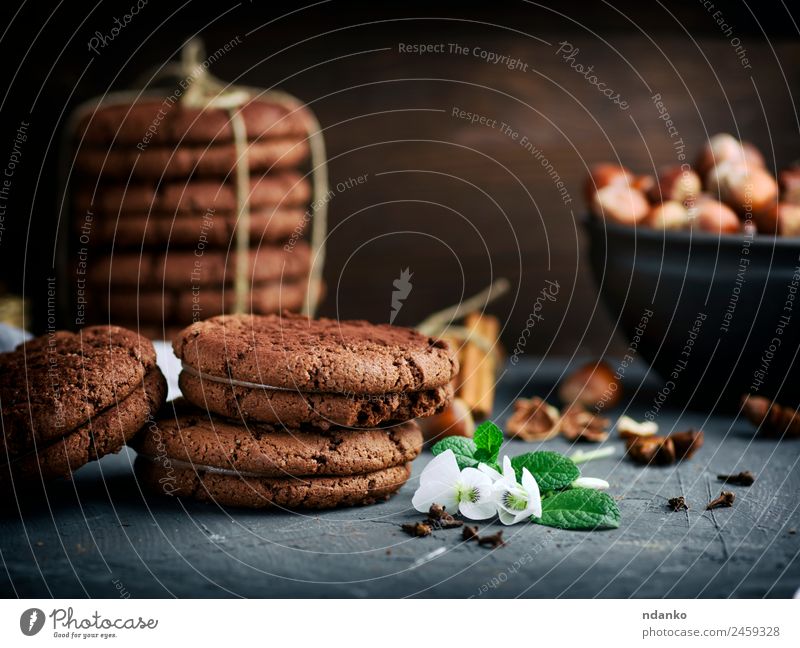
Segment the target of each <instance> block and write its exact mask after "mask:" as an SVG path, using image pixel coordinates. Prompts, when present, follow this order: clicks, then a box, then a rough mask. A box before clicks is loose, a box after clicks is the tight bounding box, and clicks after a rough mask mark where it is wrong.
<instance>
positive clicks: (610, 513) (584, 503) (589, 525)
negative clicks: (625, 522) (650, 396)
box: [531, 488, 620, 530]
mask: <svg viewBox="0 0 800 648" xmlns="http://www.w3.org/2000/svg"><path fill="white" fill-rule="evenodd" d="M531 519H532V521H533V522H535V523H536V524H543V525H544V526H551V527H557V528H559V529H585V530H588V529H616V528H617V527H618V526H619V519H620V514H619V507H618V506H617V503H616V502H615V501H614V500H613V499H611V497H609V496H608V495H607V494H606V493H602V492H600V491H596V490H591V489H589V488H571V489H570V490H565V491H561V492H559V493H554V494H553V495H550V496H548V497H545V498H544V499H543V500H542V517H540V518H531Z"/></svg>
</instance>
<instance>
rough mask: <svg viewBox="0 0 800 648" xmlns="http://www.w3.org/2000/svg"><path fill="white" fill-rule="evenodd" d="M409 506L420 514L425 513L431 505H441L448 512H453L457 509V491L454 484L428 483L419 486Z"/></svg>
mask: <svg viewBox="0 0 800 648" xmlns="http://www.w3.org/2000/svg"><path fill="white" fill-rule="evenodd" d="M411 504H412V506H413V507H414V508H415V509H417V510H418V511H420V512H421V513H427V512H428V510H429V509H430V508H431V504H441V505H442V506H444V507H446V508H447V510H448V511H455V510H457V508H458V491H457V490H456V487H455V485H454V484H446V483H444V482H440V481H428V482H426V483H424V484H420V486H419V488H418V489H417V492H416V493H414V497H412V498H411Z"/></svg>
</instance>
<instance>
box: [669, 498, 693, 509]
mask: <svg viewBox="0 0 800 648" xmlns="http://www.w3.org/2000/svg"><path fill="white" fill-rule="evenodd" d="M668 504H669V508H670V509H671V510H673V511H688V510H689V505H688V504H687V503H686V499H685V498H684V497H683V495H679V496H678V497H671V498H670V499H669V502H668Z"/></svg>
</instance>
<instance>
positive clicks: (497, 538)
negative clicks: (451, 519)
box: [461, 525, 506, 549]
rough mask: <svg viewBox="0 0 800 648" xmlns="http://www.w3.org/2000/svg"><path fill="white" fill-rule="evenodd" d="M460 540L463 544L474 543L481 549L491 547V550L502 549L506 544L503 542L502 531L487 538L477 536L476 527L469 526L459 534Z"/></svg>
mask: <svg viewBox="0 0 800 648" xmlns="http://www.w3.org/2000/svg"><path fill="white" fill-rule="evenodd" d="M461 539H462V540H464V542H470V541H475V542H477V543H478V544H479V545H481V546H482V547H491V548H492V549H496V548H497V547H504V546H505V544H506V543H505V541H504V540H503V532H502V531H498V532H497V533H494V534H492V535H488V536H479V535H478V527H476V526H469V525H466V526H465V527H464V530H463V531H462V532H461Z"/></svg>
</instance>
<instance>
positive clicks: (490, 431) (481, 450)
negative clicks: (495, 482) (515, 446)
mask: <svg viewBox="0 0 800 648" xmlns="http://www.w3.org/2000/svg"><path fill="white" fill-rule="evenodd" d="M474 440H475V448H476V450H475V455H474V456H475V459H477V460H478V461H479V462H480V463H485V464H486V465H487V466H492V468H496V467H497V456H498V455H499V454H500V448H502V447H503V431H502V430H501V429H500V428H499V427H497V426H496V425H495V424H494V423H492V422H491V421H484V422H483V423H481V424H480V425H479V426H478V427H477V428H476V429H475V436H474Z"/></svg>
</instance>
